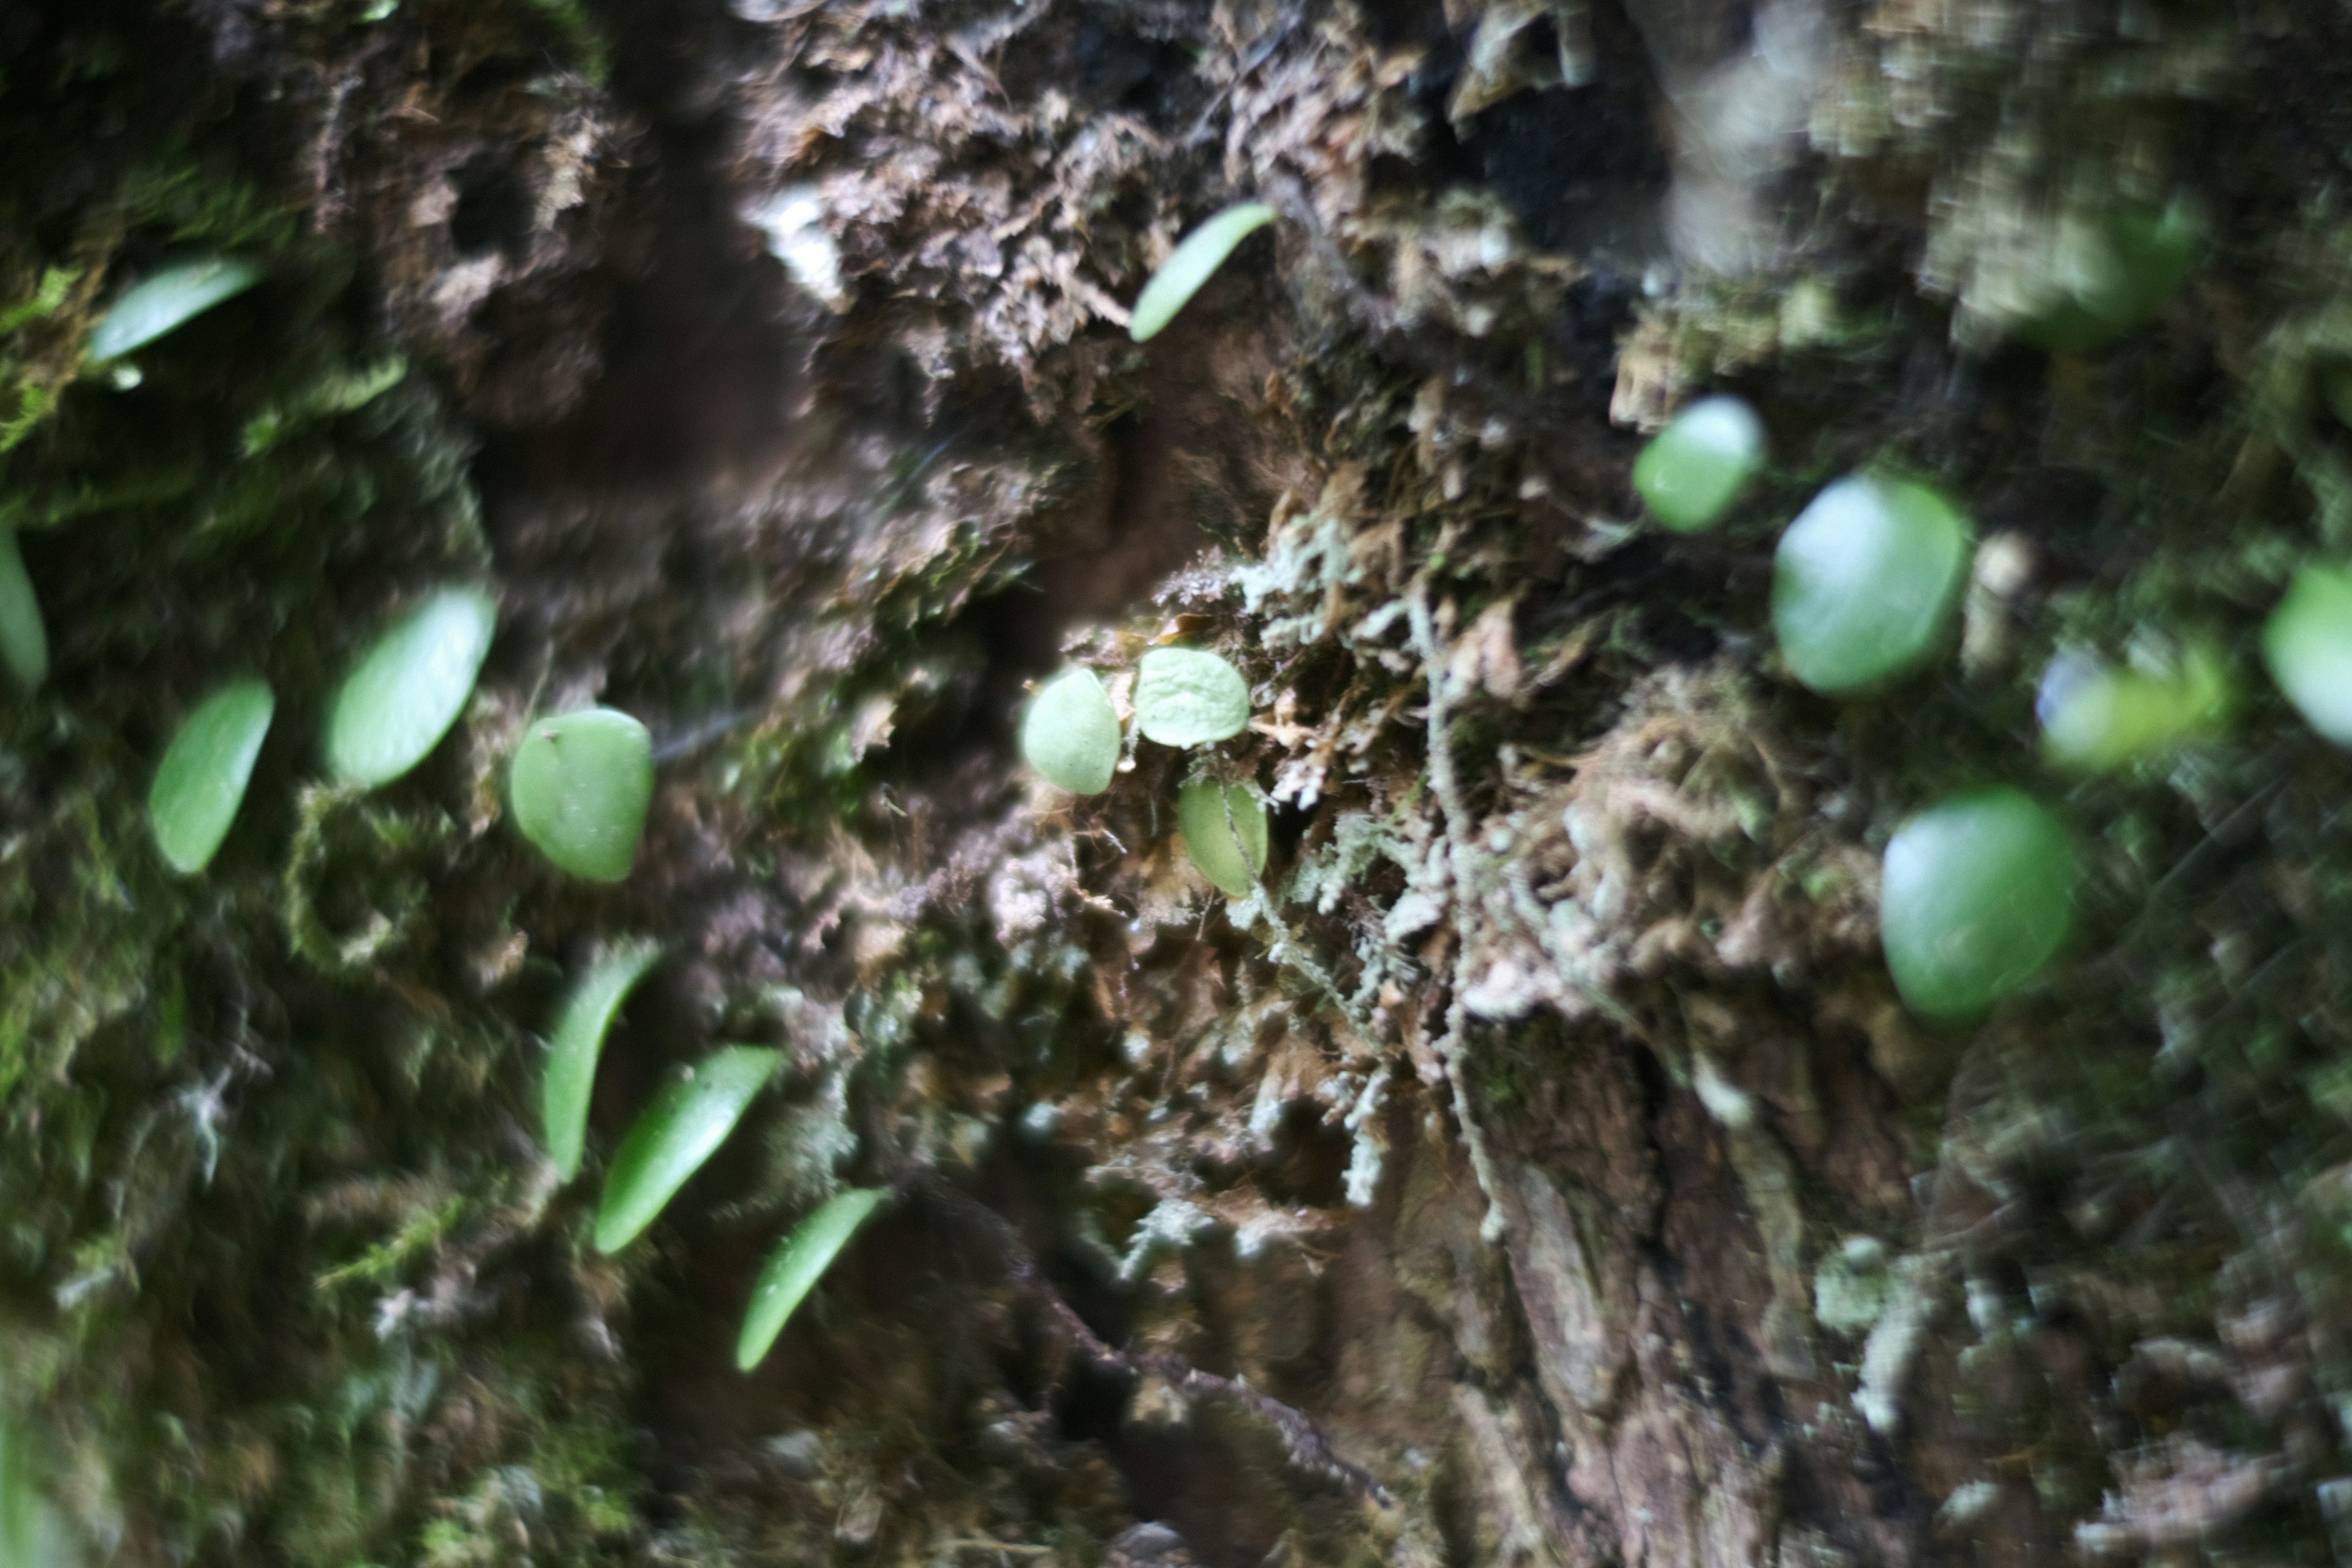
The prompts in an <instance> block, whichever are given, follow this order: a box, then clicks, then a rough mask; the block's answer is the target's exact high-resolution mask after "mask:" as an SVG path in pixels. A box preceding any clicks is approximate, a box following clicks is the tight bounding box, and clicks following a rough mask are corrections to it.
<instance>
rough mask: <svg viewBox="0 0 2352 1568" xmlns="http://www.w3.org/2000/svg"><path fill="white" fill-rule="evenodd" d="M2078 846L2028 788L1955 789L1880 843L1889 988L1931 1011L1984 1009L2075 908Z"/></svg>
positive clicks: (2062, 931) (2060, 936)
mask: <svg viewBox="0 0 2352 1568" xmlns="http://www.w3.org/2000/svg"><path fill="white" fill-rule="evenodd" d="M2074 878H2075V871H2074V847H2073V845H2072V844H2070V843H2069V842H2068V841H2067V837H2066V830H2065V829H2064V828H2063V826H2060V825H2059V822H2058V819H2057V818H2056V817H2054V816H2052V815H2051V814H2050V813H2049V812H2048V811H2047V810H2046V809H2044V808H2043V807H2042V805H2040V804H2039V803H2038V802H2036V801H2035V800H2034V799H2033V798H2032V796H2030V795H2025V794H2023V793H2022V792H2021V791H2018V790H2014V789H2010V788H2006V787H2000V788H1993V789H1985V790H1976V791H1970V792H1967V793H1964V794H1960V795H1953V796H1951V797H1949V798H1948V799H1946V800H1944V801H1942V802H1940V803H1938V804H1937V805H1935V806H1933V807H1931V808H1930V809H1928V810H1927V811H1924V812H1921V813H1920V814H1919V815H1918V816H1915V817H1913V818H1912V819H1911V820H1910V821H1908V822H1906V823H1905V824H1904V825H1903V827H1902V829H1901V830H1900V831H1899V832H1897V833H1896V834H1895V837H1894V838H1893V839H1892V840H1891V841H1890V842H1889V843H1888V844H1887V846H1886V861H1885V879H1884V880H1883V882H1882V884H1881V887H1880V890H1879V914H1878V921H1879V934H1880V938H1881V940H1882V941H1883V942H1884V943H1885V949H1886V966H1887V969H1888V970H1889V971H1890V972H1891V973H1893V974H1894V976H1895V989H1897V990H1898V991H1900V992H1902V994H1903V999H1904V1000H1905V1001H1906V1002H1907V1003H1909V1004H1910V1005H1911V1006H1912V1008H1913V1009H1914V1010H1915V1011H1916V1012H1919V1013H1923V1014H1926V1015H1927V1016H1931V1017H1965V1016H1971V1015H1974V1014H1977V1013H1980V1012H1982V1011H1983V1010H1984V1009H1986V1008H1987V1007H1990V1006H1991V1005H1992V1004H1993V1003H1995V1002H1997V1001H1999V1000H2000V998H2001V997H2003V996H2005V995H2007V994H2010V993H2011V992H2012V991H2014V990H2016V989H2017V988H2018V987H2019V986H2021V985H2023V984H2025V983H2026V982H2028V981H2030V980H2032V978H2033V977H2034V976H2035V975H2036V974H2038V973H2041V971H2042V966H2043V965H2044V964H2046V963H2049V962H2050V960H2051V958H2052V956H2053V954H2055V953H2056V952H2057V951H2058V949H2059V947H2060V945H2061V944H2062V943H2063V942H2065V940H2066V932H2067V930H2068V928H2069V927H2070V926H2071V925H2072V924H2073V922H2074Z"/></svg>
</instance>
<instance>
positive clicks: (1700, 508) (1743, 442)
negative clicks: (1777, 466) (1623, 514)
mask: <svg viewBox="0 0 2352 1568" xmlns="http://www.w3.org/2000/svg"><path fill="white" fill-rule="evenodd" d="M1763 466H1764V422H1763V421H1762V420H1760V419H1759V418H1758V417H1757V416H1756V410H1754V409H1753V408H1750V407H1749V406H1748V405H1747V404H1746V403H1744V402H1742V401H1741V400H1740V399H1738V398H1737V397H1704V398H1701V399H1700V400H1699V401H1698V402H1696V403H1694V404H1692V405H1690V406H1689V407H1688V408H1685V409H1684V410H1683V411H1682V412H1681V413H1680V414H1678V415H1676V416H1675V420H1674V423H1673V424H1671V425H1668V426H1666V427H1665V428H1664V429H1663V430H1661V431H1659V432H1658V434H1657V435H1656V436H1655V437H1653V438H1652V440H1651V442H1650V444H1649V445H1648V446H1646V447H1643V448H1642V455H1641V456H1640V457H1638V458H1634V459H1633V488H1634V489H1636V490H1638V491H1639V492H1640V493H1641V497H1642V501H1643V505H1645V506H1647V507H1648V508H1649V509H1650V515H1651V516H1652V517H1654V518H1656V519H1657V520H1658V521H1660V522H1662V523H1664V525H1665V526H1666V527H1668V528H1671V529H1673V530H1674V531H1675V532H1677V533H1688V532H1692V531H1696V530H1698V529H1702V528H1706V527H1709V526H1711V525H1712V524H1714V523H1715V522H1717V521H1719V520H1720V519H1721V518H1722V516H1723V514H1724V513H1725V512H1727V511H1729V510H1731V506H1732V503H1733V502H1734V501H1737V500H1738V499H1739V496H1740V492H1741V491H1743V490H1745V489H1747V488H1748V481H1749V480H1750V479H1754V478H1755V477H1756V473H1757V470H1758V469H1759V468H1762V467H1763Z"/></svg>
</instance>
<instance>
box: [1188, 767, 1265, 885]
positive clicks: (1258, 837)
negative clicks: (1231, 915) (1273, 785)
mask: <svg viewBox="0 0 2352 1568" xmlns="http://www.w3.org/2000/svg"><path fill="white" fill-rule="evenodd" d="M1176 826H1177V828H1178V830H1179V831H1180V832H1181V833H1182V834H1183V836H1184V852H1185V853H1186V854H1188V855H1190V856H1191V857H1192V864H1193V865H1195V866H1197V867H1199V868H1201V875H1202V876H1203V877H1206V878H1207V879H1209V880H1210V881H1211V882H1213V883H1214V884H1215V885H1216V887H1217V888H1218V889H1219V890H1220V891H1223V892H1225V893H1228V894H1231V895H1232V896H1233V897H1234V898H1236V899H1240V898H1246V897H1248V896H1249V892H1250V889H1252V888H1254V887H1255V886H1256V885H1257V881H1258V879H1259V878H1261V877H1263V876H1265V867H1266V853H1267V836H1266V823H1265V802H1264V801H1262V800H1260V799H1259V798H1258V796H1257V792H1256V791H1255V790H1254V789H1252V788H1250V787H1249V786H1248V785H1247V784H1219V783H1218V782H1217V781H1216V780H1214V779H1194V780H1193V781H1192V783H1191V784H1186V785H1185V786H1184V788H1183V791H1182V793H1181V794H1180V795H1178V796H1177V797H1176Z"/></svg>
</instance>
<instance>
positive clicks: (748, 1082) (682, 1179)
mask: <svg viewBox="0 0 2352 1568" xmlns="http://www.w3.org/2000/svg"><path fill="white" fill-rule="evenodd" d="M783 1059H784V1054H783V1052H782V1051H776V1050H769V1049H766V1048H764V1047H759V1046H722V1047H719V1049H718V1050H715V1051H713V1052H711V1053H710V1054H709V1056H707V1057H705V1058H702V1060H700V1061H699V1062H697V1063H696V1064H695V1065H694V1066H693V1067H692V1068H689V1069H688V1074H687V1076H686V1077H684V1078H682V1079H677V1080H676V1081H675V1082H672V1083H670V1084H668V1085H667V1086H665V1087H664V1088H663V1089H662V1091H661V1092H660V1093H659V1094H657V1095H656V1096H655V1097H654V1101H653V1103H652V1104H651V1105H649V1106H647V1107H646V1109H645V1110H644V1112H643V1113H642V1114H640V1115H639V1116H638V1118H637V1120H636V1124H635V1126H633V1127H631V1128H630V1129H629V1134H628V1136H627V1137H625V1138H624V1139H623V1140H622V1141H621V1147H620V1149H619V1150H618V1151H617V1152H615V1153H614V1155H613V1168H612V1171H611V1173H609V1174H608V1175H606V1176H605V1178H604V1202H603V1204H602V1205H601V1206H600V1207H599V1208H598V1209H597V1211H596V1250H597V1251H599V1252H618V1251H619V1250H620V1249H621V1248H622V1247H626V1246H628V1245H629V1243H630V1242H632V1241H635V1239H636V1238H637V1237H638V1236H639V1235H640V1234H641V1233H642V1232H643V1231H644V1230H645V1228H646V1226H649V1225H651V1224H652V1223H653V1222H654V1218H655V1216H656V1215H659V1214H660V1213H661V1211H662V1209H663V1207H664V1205H667V1203H668V1202H669V1200H670V1199H671V1198H673V1197H675V1196H676V1195H677V1190H678V1188H680V1187H682V1186H684V1185H686V1183H687V1178H688V1177H689V1176H691V1175H693V1174H694V1173H695V1172H697V1171H698V1170H700V1169H701V1168H702V1166H703V1163H704V1162H705V1161H707V1160H709V1158H710V1156H711V1155H713V1154H715V1153H717V1152H719V1145H720V1144H721V1143H724V1142H727V1135H728V1134H729V1133H730V1132H732V1131H735V1124H736V1123H737V1122H739V1121H742V1120H743V1112H744V1111H745V1110H749V1109H750V1108H751V1099H752V1097H753V1096H754V1095H756V1094H758V1093H759V1092H760V1090H761V1089H762V1088H763V1087H765V1086H766V1084H767V1082H768V1080H769V1079H771V1078H772V1077H774V1076H775V1072H776V1068H779V1067H780V1066H782V1064H783Z"/></svg>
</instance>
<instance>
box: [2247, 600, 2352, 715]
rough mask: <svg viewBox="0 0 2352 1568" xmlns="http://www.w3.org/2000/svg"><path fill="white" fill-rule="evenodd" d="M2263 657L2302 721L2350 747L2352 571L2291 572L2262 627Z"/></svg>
mask: <svg viewBox="0 0 2352 1568" xmlns="http://www.w3.org/2000/svg"><path fill="white" fill-rule="evenodd" d="M2263 662H2264V663H2266V664H2268V665H2269V666H2270V670H2271V679H2273V680H2275V681H2277V682H2278V685H2279V689H2280V690H2281V691H2284V692H2285V693H2286V697H2287V700H2288V701H2290V702H2292V703H2294V707H2295V711H2296V712H2298V713H2301V714H2302V715H2303V718H2304V722H2305V723H2307V724H2309V725H2310V726H2311V727H2312V728H2313V729H2315V730H2316V731H2319V732H2320V733H2321V734H2322V735H2325V736H2326V737H2327V739H2329V740H2330V741H2333V742H2336V744H2337V745H2339V746H2352V568H2346V567H2341V566H2323V565H2319V564H2316V563H2315V564H2312V565H2309V566H2305V568H2303V570H2301V571H2300V572H2297V573H2296V574H2294V582H2293V583H2291V584H2288V585H2287V591H2286V597H2285V598H2284V599H2282V600H2280V601H2279V606H2278V608H2277V609H2275V610H2273V611H2272V612H2271V618H2270V620H2269V622H2268V623H2267V624H2265V625H2264V626H2263Z"/></svg>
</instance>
